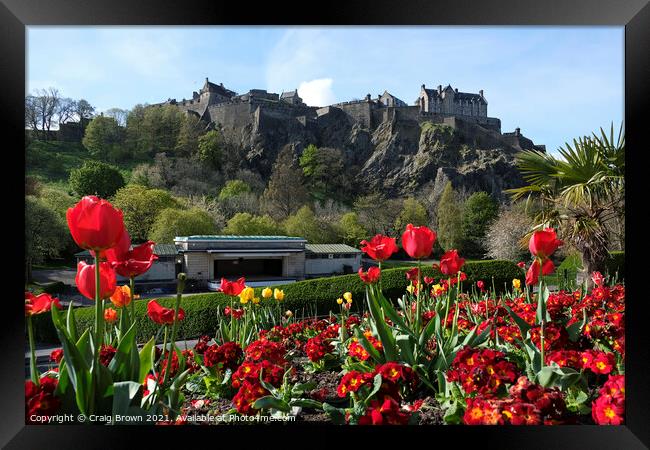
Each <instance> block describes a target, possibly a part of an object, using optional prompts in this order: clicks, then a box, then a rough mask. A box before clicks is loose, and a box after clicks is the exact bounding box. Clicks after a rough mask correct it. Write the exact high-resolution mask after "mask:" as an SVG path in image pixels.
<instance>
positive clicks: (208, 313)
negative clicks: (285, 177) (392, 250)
mask: <svg viewBox="0 0 650 450" xmlns="http://www.w3.org/2000/svg"><path fill="white" fill-rule="evenodd" d="M407 270H408V269H406V268H398V269H385V270H383V271H382V277H381V283H382V289H383V291H384V294H385V295H386V296H387V297H389V298H391V299H396V298H398V297H400V296H402V295H403V294H404V292H405V289H406V286H407V285H408V282H407V280H406V275H405V274H406V271H407ZM463 271H464V272H465V273H466V274H467V280H466V281H465V282H464V283H463V286H465V287H470V286H472V285H473V284H475V283H476V282H477V281H479V280H483V281H484V282H485V283H486V285H487V286H488V287H490V286H491V282H492V280H493V281H494V287H495V289H496V290H497V291H498V292H502V291H503V290H504V289H505V288H506V287H507V286H510V284H511V283H512V279H513V278H520V279H522V278H523V271H522V270H521V269H520V268H519V267H517V266H516V264H514V263H512V262H510V261H476V262H468V263H466V264H465V265H464V266H463ZM422 272H423V274H424V275H426V276H433V277H435V278H436V279H438V278H441V277H442V274H441V273H440V272H436V271H434V270H433V269H432V268H431V267H430V266H427V267H423V268H422ZM274 287H275V286H274ZM277 287H278V288H280V289H283V290H284V293H285V299H284V301H283V302H282V303H281V305H282V308H283V310H287V309H290V310H292V311H293V312H294V313H295V314H296V315H297V316H298V317H300V316H301V315H302V314H305V315H311V314H318V315H323V314H328V313H329V311H339V306H338V305H337V303H336V299H337V298H339V297H341V296H342V295H343V293H344V292H351V293H352V296H353V299H354V302H353V304H352V306H353V310H357V311H358V310H360V309H363V308H364V296H365V285H364V283H363V282H362V281H361V280H360V279H359V276H358V275H357V274H353V275H342V276H337V277H330V278H317V279H313V280H306V281H300V282H296V283H291V284H286V285H283V286H277ZM261 290H262V288H256V289H255V291H256V293H257V294H258V295H261ZM174 300H175V299H174V298H164V299H159V303H160V304H161V305H163V306H165V307H168V308H171V307H173V305H174ZM148 301H149V300H136V301H135V308H136V316H137V317H138V319H137V320H138V334H137V339H138V341H139V342H146V341H147V340H148V339H150V338H151V336H153V335H155V334H156V333H157V332H158V329H159V326H158V325H156V324H155V323H153V322H152V321H151V320H149V319H148V317H147V314H146V311H147V302H148ZM263 301H265V300H263ZM266 301H269V302H275V300H266ZM230 302H231V299H230V297H228V296H226V295H224V294H222V293H216V292H215V293H207V294H194V295H185V296H183V300H182V303H181V307H182V308H183V309H184V310H185V319H184V320H183V321H182V322H181V323H180V326H179V332H178V336H179V339H186V338H195V337H197V336H200V335H203V334H210V335H212V334H214V332H215V331H216V329H217V328H218V324H219V318H220V316H219V311H218V310H219V307H221V308H223V307H225V306H227V305H229V304H230ZM75 317H76V320H77V326H78V328H79V329H80V331H81V330H84V329H86V328H88V327H91V326H92V324H93V317H94V307H81V308H76V309H75ZM34 319H35V333H36V339H37V341H39V342H57V337H56V332H55V330H54V327H53V326H52V320H51V318H50V317H49V315H47V314H43V315H39V316H35V317H34Z"/></svg>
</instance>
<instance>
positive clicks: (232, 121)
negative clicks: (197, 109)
mask: <svg viewBox="0 0 650 450" xmlns="http://www.w3.org/2000/svg"><path fill="white" fill-rule="evenodd" d="M208 111H209V113H210V119H211V120H212V121H213V122H215V123H217V124H219V125H221V126H222V127H223V128H225V129H234V128H241V127H244V126H246V125H247V124H249V123H251V122H252V120H253V117H252V113H253V111H254V110H253V109H251V105H250V104H248V103H221V104H219V105H210V106H209V107H208Z"/></svg>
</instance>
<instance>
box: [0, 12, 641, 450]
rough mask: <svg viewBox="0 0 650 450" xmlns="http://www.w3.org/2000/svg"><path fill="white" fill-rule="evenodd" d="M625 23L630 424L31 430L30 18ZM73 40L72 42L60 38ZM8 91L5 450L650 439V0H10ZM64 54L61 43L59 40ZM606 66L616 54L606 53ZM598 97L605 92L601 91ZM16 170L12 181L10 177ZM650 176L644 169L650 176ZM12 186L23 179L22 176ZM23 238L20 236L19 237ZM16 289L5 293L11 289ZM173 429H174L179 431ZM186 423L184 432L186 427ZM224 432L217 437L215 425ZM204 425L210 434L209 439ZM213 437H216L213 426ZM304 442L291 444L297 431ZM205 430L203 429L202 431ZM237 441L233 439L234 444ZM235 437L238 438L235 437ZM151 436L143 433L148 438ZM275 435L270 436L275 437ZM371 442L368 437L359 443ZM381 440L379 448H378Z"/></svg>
mask: <svg viewBox="0 0 650 450" xmlns="http://www.w3.org/2000/svg"><path fill="white" fill-rule="evenodd" d="M190 24H195V25H207V24H210V25H261V24H267V25H273V24H276V25H292V24H293V25H416V26H417V25H549V26H553V25H574V26H575V25H578V26H588V25H617V26H624V27H625V132H626V141H627V146H628V152H627V155H628V156H627V161H626V163H627V164H626V165H627V171H626V179H627V183H628V189H627V195H626V203H627V216H626V234H627V235H628V242H630V243H631V245H628V246H627V247H628V248H626V266H627V269H626V271H627V281H626V290H627V291H628V293H627V298H628V302H627V311H628V314H626V316H627V329H626V354H627V356H626V359H627V360H626V424H625V425H624V426H611V427H606V426H601V427H598V426H586V425H580V426H558V427H451V426H449V427H410V428H408V429H404V428H392V427H391V428H386V427H384V428H380V429H377V428H373V429H372V430H370V429H369V428H356V429H354V430H352V429H350V427H336V428H335V427H318V428H314V427H307V426H300V427H297V426H294V427H291V428H290V429H289V428H288V427H287V426H282V425H280V426H264V427H255V429H254V431H253V429H250V430H249V429H246V428H242V427H240V426H236V427H146V428H145V427H137V426H132V427H129V428H125V426H115V427H96V426H79V425H74V426H73V425H70V426H66V425H61V426H51V427H48V426H26V425H25V424H24V401H23V390H24V387H23V386H24V346H25V339H24V336H25V335H24V333H25V332H24V322H23V317H24V314H23V312H22V307H21V305H20V301H19V296H20V295H22V294H21V292H19V291H18V287H19V285H18V280H19V279H20V276H21V273H22V272H23V270H22V265H21V263H20V255H22V254H23V253H24V250H23V244H22V241H21V239H20V238H19V236H20V233H23V231H21V230H22V229H23V228H21V225H22V224H23V221H22V220H21V219H20V218H21V217H23V216H24V215H23V216H20V215H19V214H20V211H21V205H23V206H24V198H23V196H22V194H21V193H20V192H15V193H14V192H13V191H18V189H15V188H13V186H14V185H15V186H18V185H20V183H22V182H23V181H24V180H23V181H21V175H20V170H19V168H18V167H15V165H16V164H18V165H19V164H20V160H21V158H20V157H15V158H14V156H15V155H20V149H21V148H24V147H21V143H22V142H23V141H24V122H23V108H24V93H25V52H26V47H25V44H26V29H25V27H26V26H29V25H190ZM63 45H64V44H63ZM0 46H1V47H2V50H1V52H0V82H1V85H0V86H2V95H0V103H1V104H2V108H0V113H1V114H2V116H3V117H2V119H3V120H2V121H0V124H2V125H1V126H2V127H3V129H4V130H5V133H4V134H3V136H10V137H11V138H12V139H11V142H12V143H13V144H11V145H9V144H8V141H5V140H3V141H2V142H3V144H5V145H3V147H4V154H5V171H4V178H5V183H4V185H5V186H6V187H8V188H9V189H5V192H7V191H8V194H9V195H8V198H9V199H10V200H15V204H13V202H12V204H11V205H9V204H7V206H6V207H7V208H8V209H7V213H5V221H6V223H5V225H8V226H9V227H14V228H15V230H14V229H11V230H7V231H5V252H7V253H6V254H5V258H4V259H5V261H4V262H5V263H7V264H6V266H5V270H4V277H5V280H4V281H5V291H6V294H5V298H4V301H3V305H2V306H3V309H2V312H3V314H2V316H1V317H2V319H0V320H1V322H0V323H1V324H2V325H1V326H0V333H2V341H1V342H2V348H3V352H2V357H1V359H0V360H1V361H2V364H3V370H2V372H1V373H0V380H1V382H0V389H1V391H2V394H1V396H0V399H2V401H1V404H2V405H3V410H4V414H3V416H2V420H0V443H1V444H2V445H3V446H6V448H76V447H77V446H81V445H83V446H84V448H121V447H127V448H131V447H133V446H134V445H135V442H136V441H135V435H136V434H140V433H146V436H143V437H144V439H145V441H144V443H146V444H144V443H143V444H138V445H146V446H147V447H153V446H154V445H156V446H157V445H165V443H167V444H168V445H169V443H170V442H171V438H172V437H174V438H178V437H180V438H181V442H183V443H184V446H186V447H195V446H207V445H210V446H213V445H214V446H216V445H220V446H224V445H228V446H231V445H232V446H241V445H244V446H246V447H250V446H252V445H259V443H261V442H254V441H257V440H258V439H260V438H261V437H263V438H264V439H269V438H267V437H266V435H267V433H268V432H273V433H274V434H276V437H275V438H274V440H276V439H281V440H283V441H276V442H275V443H280V442H284V445H291V446H293V445H301V446H302V445H304V446H311V445H313V444H314V443H316V444H318V443H320V444H325V445H328V446H344V445H345V446H350V445H356V444H352V443H351V442H350V441H349V439H350V437H351V436H352V435H359V434H361V436H358V437H368V438H373V439H376V438H381V439H382V446H389V445H400V446H405V445H418V446H419V445H422V444H419V442H422V443H425V445H427V446H440V445H445V444H443V439H444V440H448V444H446V445H451V446H453V447H454V448H465V447H468V448H480V449H484V448H500V449H504V448H508V449H524V448H526V449H527V448H531V449H536V448H540V449H542V448H544V449H547V448H571V449H582V448H585V449H587V448H588V449H636V448H648V446H650V427H649V426H648V424H650V414H649V413H648V409H649V406H650V396H649V389H648V384H649V382H648V374H649V373H650V368H649V361H650V358H649V356H650V354H649V353H650V352H649V351H648V348H650V343H649V339H648V333H647V329H648V327H647V321H648V316H647V315H645V314H643V312H644V311H643V310H644V303H646V302H647V301H648V300H647V299H646V298H644V296H643V295H642V290H643V288H644V287H645V286H644V281H645V279H644V278H645V277H644V273H643V271H644V269H645V266H644V264H643V260H644V251H645V250H646V249H645V248H643V246H642V245H639V244H641V243H644V239H643V234H642V233H643V231H644V230H643V228H642V227H643V224H642V220H643V219H644V218H645V215H646V214H644V213H645V208H644V206H645V204H644V203H645V202H644V197H645V195H644V194H645V192H644V187H645V185H644V184H643V183H644V181H645V179H644V173H643V171H644V170H645V165H644V164H643V163H644V156H645V155H644V154H643V153H644V151H645V152H649V151H650V149H649V148H648V144H647V139H644V138H646V134H647V133H645V131H646V129H647V119H648V114H647V110H648V109H649V106H650V105H649V103H650V102H649V101H648V100H649V99H650V57H649V56H650V5H649V4H648V0H626V1H621V0H570V1H569V0H552V1H546V2H540V1H539V0H536V1H531V0H526V1H523V0H482V1H480V2H478V1H477V2H469V1H455V2H451V1H446V2H442V1H432V0H428V1H427V0H419V1H404V0H403V1H400V2H395V1H392V2H391V1H383V0H382V1H380V0H374V1H368V0H364V1H355V2H351V1H348V2H346V3H342V2H341V4H335V3H332V2H326V3H321V4H317V3H311V4H301V5H296V6H282V5H278V4H276V3H266V4H259V5H253V4H252V3H250V4H242V3H238V2H207V1H202V2H199V1H196V0H191V1H188V0H185V1H182V2H180V1H176V2H175V1H173V0H141V1H138V2H136V1H133V0H131V1H128V0H111V1H104V2H89V1H88V0H49V1H38V0H29V1H27V0H2V1H1V3H0ZM53 51H55V48H53ZM602 63H603V64H607V63H608V61H607V55H603V61H602ZM594 95H597V93H594ZM13 178H15V180H14V179H13ZM646 178H647V177H646ZM14 183H15V184H14ZM14 235H15V237H13V238H12V237H11V236H14ZM7 288H8V289H7ZM172 429H173V431H172ZM179 431H182V432H181V433H179ZM215 431H217V433H216V434H215V433H214V432H215ZM203 433H206V434H205V435H203ZM208 433H209V434H208ZM297 434H298V435H299V436H300V442H293V441H292V439H294V438H295V437H296V435H297ZM197 435H199V436H197ZM226 439H228V440H232V441H230V443H228V444H227V443H226V442H228V441H226ZM233 439H234V440H233ZM141 442H142V441H141ZM267 442H268V441H267ZM359 445H368V444H359ZM369 445H376V444H369Z"/></svg>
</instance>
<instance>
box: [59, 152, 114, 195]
mask: <svg viewBox="0 0 650 450" xmlns="http://www.w3.org/2000/svg"><path fill="white" fill-rule="evenodd" d="M68 181H69V183H70V187H71V188H72V190H73V191H74V192H76V193H77V195H79V196H80V197H83V196H84V195H98V196H99V197H101V198H108V197H112V196H113V195H114V194H115V192H117V190H118V189H120V188H121V187H123V186H124V177H122V174H121V173H120V171H119V170H118V169H117V167H115V166H111V165H110V164H106V163H103V162H101V161H85V162H84V163H83V165H82V166H81V167H79V168H77V169H72V170H71V171H70V178H69V180H68Z"/></svg>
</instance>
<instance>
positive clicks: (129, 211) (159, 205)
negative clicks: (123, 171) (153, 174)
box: [113, 184, 180, 243]
mask: <svg viewBox="0 0 650 450" xmlns="http://www.w3.org/2000/svg"><path fill="white" fill-rule="evenodd" d="M113 205H115V207H116V208H119V209H121V210H122V212H123V213H124V224H125V225H126V229H127V230H128V232H129V235H130V236H131V241H132V242H134V243H136V242H144V241H146V240H147V237H148V236H149V234H150V233H151V227H152V226H153V223H154V222H155V220H156V218H157V217H158V214H159V213H160V212H161V211H162V210H163V209H166V208H179V207H180V205H179V203H178V202H177V201H176V199H175V198H174V197H172V195H171V194H170V193H169V192H167V191H164V190H162V189H148V188H146V187H145V186H142V185H139V184H129V185H126V186H124V187H123V188H122V189H120V190H118V191H117V192H116V193H115V197H114V198H113Z"/></svg>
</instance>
